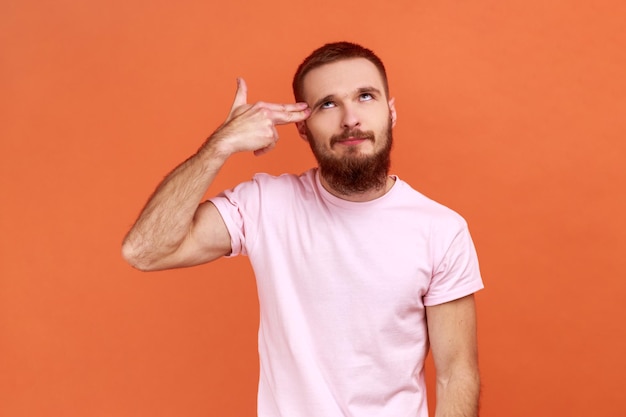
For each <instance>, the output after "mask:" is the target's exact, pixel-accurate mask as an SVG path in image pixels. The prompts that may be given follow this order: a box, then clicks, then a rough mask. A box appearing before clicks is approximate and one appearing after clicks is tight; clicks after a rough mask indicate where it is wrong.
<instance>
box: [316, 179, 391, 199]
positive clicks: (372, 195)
mask: <svg viewBox="0 0 626 417" xmlns="http://www.w3.org/2000/svg"><path fill="white" fill-rule="evenodd" d="M320 182H321V183H322V186H323V187H324V189H325V190H326V191H328V192H329V193H331V194H332V195H334V196H335V197H338V198H341V199H342V200H346V201H353V202H356V203H362V202H365V201H371V200H375V199H377V198H379V197H382V196H383V195H385V194H387V192H388V191H389V190H390V189H391V187H393V184H394V183H395V182H396V180H395V179H394V178H392V177H390V176H387V180H386V181H385V183H384V184H383V185H382V186H381V187H376V188H371V189H369V190H365V191H363V192H354V193H344V192H340V191H338V190H336V189H334V188H333V187H332V186H331V185H330V184H329V183H328V181H326V179H325V178H324V176H323V175H321V173H320Z"/></svg>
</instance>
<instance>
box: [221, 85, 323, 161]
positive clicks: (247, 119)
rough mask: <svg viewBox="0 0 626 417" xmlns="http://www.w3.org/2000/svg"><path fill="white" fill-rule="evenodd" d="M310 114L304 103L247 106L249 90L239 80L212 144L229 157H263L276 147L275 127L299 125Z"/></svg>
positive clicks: (276, 135) (276, 133)
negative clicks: (243, 154) (246, 154)
mask: <svg viewBox="0 0 626 417" xmlns="http://www.w3.org/2000/svg"><path fill="white" fill-rule="evenodd" d="M310 114H311V110H310V109H309V108H308V105H307V104H306V103H295V104H275V103H264V102H258V103H255V104H248V87H247V86H246V82H245V81H244V80H243V79H242V78H238V79H237V92H236V94H235V100H234V101H233V105H232V107H231V109H230V113H229V114H228V117H227V118H226V121H225V122H224V124H223V125H222V126H221V127H220V128H219V129H218V130H217V131H216V132H215V134H214V135H213V138H212V140H211V141H216V144H217V145H219V146H222V147H223V149H225V150H226V152H227V153H228V154H232V153H235V152H245V151H253V152H254V154H255V155H257V156H258V155H262V154H264V153H266V152H268V151H270V150H272V149H273V148H274V146H276V142H277V141H278V132H277V130H276V125H283V124H288V123H296V122H301V121H303V120H306V119H307V118H308V117H309V115H310Z"/></svg>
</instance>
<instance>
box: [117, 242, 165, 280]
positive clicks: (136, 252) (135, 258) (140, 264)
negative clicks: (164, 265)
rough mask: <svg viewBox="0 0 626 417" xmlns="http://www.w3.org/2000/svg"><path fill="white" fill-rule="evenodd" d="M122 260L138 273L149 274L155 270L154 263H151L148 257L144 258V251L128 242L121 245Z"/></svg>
mask: <svg viewBox="0 0 626 417" xmlns="http://www.w3.org/2000/svg"><path fill="white" fill-rule="evenodd" d="M122 258H123V259H124V260H125V261H126V262H127V263H128V264H129V265H130V266H132V267H133V268H135V269H137V270H139V271H143V272H150V271H155V270H157V268H156V267H155V265H154V262H151V261H150V259H149V257H148V256H146V253H145V251H142V250H141V249H140V248H139V247H137V245H133V244H132V243H131V242H129V241H128V240H126V241H124V243H123V244H122Z"/></svg>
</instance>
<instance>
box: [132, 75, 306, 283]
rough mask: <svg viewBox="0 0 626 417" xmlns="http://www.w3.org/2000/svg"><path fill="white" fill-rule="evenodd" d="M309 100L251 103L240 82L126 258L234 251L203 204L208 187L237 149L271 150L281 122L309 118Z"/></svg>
mask: <svg viewBox="0 0 626 417" xmlns="http://www.w3.org/2000/svg"><path fill="white" fill-rule="evenodd" d="M309 114H310V111H309V109H308V107H307V106H306V104H305V103H296V104H272V103H256V104H254V105H250V104H248V103H247V87H246V84H245V82H244V81H243V80H241V79H240V80H238V84H237V93H236V95H235V100H234V102H233V106H232V108H231V111H230V114H229V115H228V117H227V119H226V121H225V122H224V124H223V125H222V126H221V127H220V128H218V129H217V130H216V131H215V133H213V134H212V135H211V136H210V137H209V139H208V140H207V141H206V142H205V143H204V144H203V145H202V147H201V148H200V149H199V150H198V152H197V153H196V154H194V155H193V156H192V157H190V158H189V159H187V160H186V161H185V162H183V163H182V164H180V165H179V166H178V167H177V168H176V169H175V170H174V171H172V173H170V174H169V175H168V176H167V177H166V178H165V179H164V180H163V182H162V183H161V184H160V185H159V186H158V187H157V189H156V191H155V192H154V194H153V195H152V197H150V199H149V200H148V203H147V204H146V206H145V207H144V209H143V210H142V212H141V214H140V215H139V218H138V219H137V221H136V222H135V224H134V225H133V227H132V228H131V230H130V231H129V232H128V234H127V236H126V238H125V239H124V243H123V245H122V254H123V256H124V259H126V261H127V262H128V263H130V264H131V265H132V266H134V267H135V268H137V269H140V270H143V271H154V270H162V269H170V268H180V267H187V266H192V265H198V264H202V263H206V262H210V261H212V260H215V259H217V258H219V257H221V256H224V255H227V254H228V253H230V250H231V248H230V235H229V233H228V230H227V228H226V225H225V223H224V220H223V219H222V217H221V215H220V214H219V212H218V210H217V208H216V207H215V206H214V205H213V204H212V203H211V202H205V203H202V204H201V200H202V198H203V197H204V194H205V193H206V191H207V189H208V188H209V186H210V185H211V183H212V182H213V180H214V179H215V177H216V175H217V173H218V172H219V170H220V169H221V167H222V166H223V165H224V163H225V162H226V160H227V159H228V158H229V157H230V156H231V155H232V154H234V153H237V152H246V151H253V152H254V153H255V155H260V154H263V153H265V152H267V151H269V150H271V149H272V148H273V147H274V146H275V145H276V141H277V140H278V133H277V131H276V125H279V124H287V123H294V122H299V121H303V120H305V119H306V118H307V117H308V116H309Z"/></svg>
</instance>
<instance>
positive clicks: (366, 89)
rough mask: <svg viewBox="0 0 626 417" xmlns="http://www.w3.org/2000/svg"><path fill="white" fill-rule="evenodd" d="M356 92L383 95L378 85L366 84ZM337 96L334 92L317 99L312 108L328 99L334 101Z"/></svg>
mask: <svg viewBox="0 0 626 417" xmlns="http://www.w3.org/2000/svg"><path fill="white" fill-rule="evenodd" d="M355 93H356V94H363V93H374V94H376V95H381V92H380V90H379V89H378V88H376V87H371V86H366V87H359V88H357V89H356V90H355ZM334 98H335V95H334V94H329V95H327V96H324V97H322V98H321V99H319V100H317V101H316V102H315V103H314V104H313V106H311V109H317V108H318V107H319V106H321V105H322V104H324V103H326V102H327V101H332V100H333V99H334Z"/></svg>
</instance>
